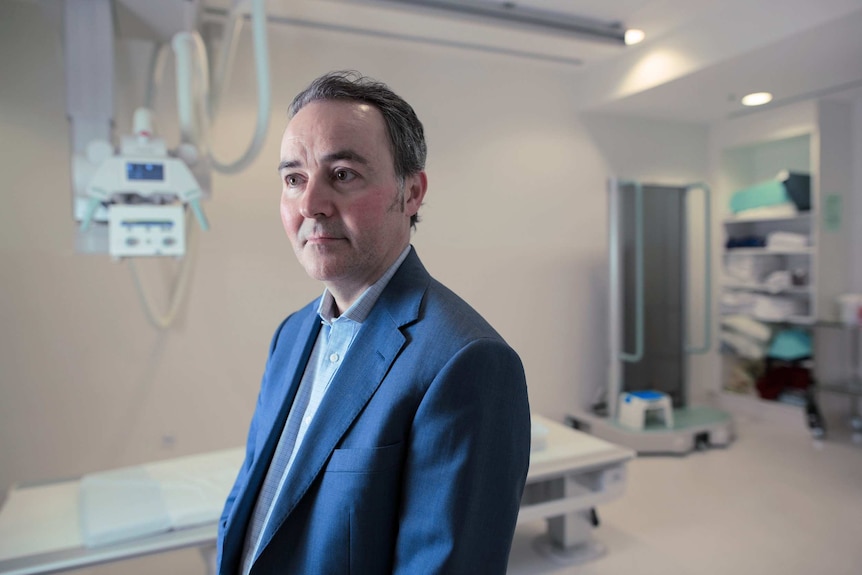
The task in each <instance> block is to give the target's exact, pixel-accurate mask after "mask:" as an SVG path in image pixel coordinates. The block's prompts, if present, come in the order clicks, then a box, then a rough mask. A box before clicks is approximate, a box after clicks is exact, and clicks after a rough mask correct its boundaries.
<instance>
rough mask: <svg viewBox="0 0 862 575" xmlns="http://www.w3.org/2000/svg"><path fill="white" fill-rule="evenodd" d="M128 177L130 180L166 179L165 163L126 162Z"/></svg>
mask: <svg viewBox="0 0 862 575" xmlns="http://www.w3.org/2000/svg"><path fill="white" fill-rule="evenodd" d="M126 177H127V178H128V179H130V180H149V181H162V180H164V179H165V166H164V164H136V163H132V162H128V163H127V164H126Z"/></svg>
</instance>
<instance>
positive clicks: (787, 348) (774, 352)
mask: <svg viewBox="0 0 862 575" xmlns="http://www.w3.org/2000/svg"><path fill="white" fill-rule="evenodd" d="M766 355H767V356H768V357H771V358H775V359H781V360H784V361H795V360H797V359H803V358H806V357H811V335H809V333H808V332H807V331H802V330H801V329H785V330H782V331H779V332H778V333H776V334H775V337H774V338H772V343H771V344H770V345H769V352H768V353H767V354H766Z"/></svg>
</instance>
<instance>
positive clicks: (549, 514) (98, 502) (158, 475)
mask: <svg viewBox="0 0 862 575" xmlns="http://www.w3.org/2000/svg"><path fill="white" fill-rule="evenodd" d="M532 439H533V442H532V451H531V457H530V459H531V461H530V470H529V472H528V474H527V486H526V489H525V492H524V497H523V500H522V503H521V510H520V514H519V515H518V523H523V522H530V521H535V520H540V519H546V520H547V532H546V534H545V535H543V538H544V539H545V541H544V544H545V545H544V549H546V551H547V552H548V553H559V554H560V555H561V556H562V557H567V558H569V559H570V560H572V561H577V562H580V561H583V560H588V559H590V558H591V557H593V556H595V555H596V554H597V549H599V548H600V547H601V546H600V545H599V544H598V543H596V542H594V541H593V540H592V534H591V532H592V530H593V524H594V519H595V513H594V509H595V507H596V506H598V505H601V504H603V503H606V502H608V501H610V500H613V499H615V498H617V497H620V496H621V495H622V494H623V491H624V488H625V482H626V468H625V466H626V462H628V461H629V460H630V459H632V458H633V457H634V456H635V454H634V452H633V451H631V450H630V449H626V448H623V447H619V446H617V445H614V444H611V443H608V442H606V441H603V440H601V439H597V438H595V437H592V436H590V435H587V434H585V433H582V432H579V431H576V430H574V429H571V428H568V427H566V426H564V425H561V424H559V423H555V422H553V421H550V420H548V419H546V418H544V417H541V416H538V415H535V414H534V415H533V438H532ZM243 455H244V454H243V449H242V448H239V449H230V450H225V451H219V452H215V453H210V454H203V455H194V456H188V457H180V458H176V459H171V460H167V461H161V462H156V463H152V464H147V465H143V466H136V467H132V468H125V469H122V470H114V471H109V472H104V473H97V474H92V475H88V476H85V477H83V478H81V479H76V480H68V481H57V482H52V483H47V484H41V485H30V486H19V487H13V488H12V489H10V490H9V492H8V493H7V496H6V500H5V502H4V503H3V507H2V509H0V574H3V575H12V574H16V575H24V574H35V573H54V572H58V571H65V570H69V569H77V568H81V567H85V566H88V565H95V564H99V563H107V562H112V561H122V560H126V559H132V558H134V557H138V556H141V555H146V554H151V553H163V552H166V551H172V550H175V549H180V548H184V547H200V548H206V547H212V546H213V545H214V543H215V537H216V523H217V520H218V517H219V515H220V514H221V509H222V505H223V502H224V499H225V497H226V496H227V493H228V491H229V490H230V487H231V485H232V483H233V479H234V477H235V475H236V469H237V468H238V467H239V465H240V464H241V463H242V459H243ZM130 489H132V490H133V491H129V490H130ZM130 494H133V496H131V497H130ZM83 509H86V510H87V511H85V512H83V513H82V510H83ZM537 549H539V550H540V547H539V546H537Z"/></svg>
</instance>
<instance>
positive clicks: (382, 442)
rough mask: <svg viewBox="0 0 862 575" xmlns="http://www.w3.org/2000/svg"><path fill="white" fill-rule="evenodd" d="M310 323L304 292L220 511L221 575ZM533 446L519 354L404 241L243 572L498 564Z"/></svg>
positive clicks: (282, 332)
mask: <svg viewBox="0 0 862 575" xmlns="http://www.w3.org/2000/svg"><path fill="white" fill-rule="evenodd" d="M319 329H320V319H319V318H318V316H317V313H316V302H312V303H311V304H309V305H308V306H306V307H305V308H304V309H302V310H300V311H298V312H296V313H295V314H293V315H291V316H290V317H288V318H287V319H286V320H285V321H284V322H283V323H282V324H281V326H279V328H278V330H277V331H276V333H275V336H274V337H273V340H272V346H271V348H270V355H269V360H268V362H267V365H266V371H265V373H264V376H263V383H262V385H261V390H260V395H259V398H258V403H257V408H256V411H255V414H254V417H253V419H252V422H251V429H250V431H249V435H248V443H247V451H246V458H245V462H244V463H243V466H242V468H241V469H240V472H239V475H238V477H237V479H236V483H235V485H234V487H233V489H232V490H231V492H230V495H229V497H228V499H227V502H226V504H225V508H224V512H223V514H222V518H221V522H220V524H219V538H218V543H219V545H218V547H219V549H218V553H219V559H218V561H219V570H218V572H219V573H220V574H224V575H227V574H231V575H233V574H234V573H236V572H237V569H238V564H239V560H240V555H241V554H242V547H243V540H244V538H245V533H246V528H247V525H248V520H249V517H250V514H251V510H252V508H253V507H254V502H255V499H256V497H257V493H258V490H259V489H260V486H261V483H262V481H263V478H264V476H265V474H266V470H267V467H268V466H269V463H270V460H271V458H272V455H273V452H274V450H275V446H276V444H277V443H278V439H279V435H280V433H281V429H282V427H283V425H284V421H285V419H286V417H287V413H288V411H289V409H290V405H291V402H292V401H293V396H294V394H295V393H296V389H297V387H298V385H299V381H300V379H301V378H302V374H303V371H304V370H305V365H306V362H307V360H308V357H309V354H310V353H311V349H312V347H313V345H314V341H315V338H316V337H317V333H318V330H319ZM529 454H530V414H529V406H528V403H527V389H526V383H525V379H524V370H523V367H522V365H521V361H520V359H519V358H518V356H517V354H516V353H515V352H514V351H513V350H512V349H511V348H510V347H509V346H508V345H507V344H506V343H505V342H504V341H503V339H502V338H501V337H500V335H499V334H497V332H495V331H494V329H493V328H492V327H491V326H490V325H488V323H487V322H486V321H485V320H483V319H482V318H481V317H480V316H479V314H478V313H477V312H476V311H474V310H473V309H472V308H471V307H470V306H469V305H467V304H466V303H465V302H464V301H463V300H461V299H460V298H459V297H458V296H456V295H455V294H454V293H452V292H451V291H449V290H448V289H447V288H445V287H444V286H443V285H442V284H440V283H439V282H437V281H436V280H434V279H433V278H431V276H430V275H428V273H427V272H426V271H425V268H424V267H423V266H422V264H421V262H420V261H419V258H418V257H417V256H416V253H415V251H413V250H412V249H411V252H410V254H409V255H408V257H407V258H406V259H405V260H404V263H403V264H402V265H401V267H400V268H399V270H398V271H397V272H396V274H395V275H394V276H393V278H392V280H390V282H389V285H388V286H387V287H386V288H385V290H384V291H383V293H382V295H381V296H380V299H379V300H378V301H377V303H376V305H375V306H374V308H373V309H372V311H371V314H370V315H369V316H368V318H367V319H366V320H365V322H364V323H363V324H362V327H361V329H360V331H359V334H358V335H357V337H356V340H355V341H354V343H353V345H352V346H351V348H350V350H349V352H348V353H347V355H346V357H345V358H344V362H343V364H342V365H341V367H340V368H339V370H338V372H337V374H336V375H335V377H334V378H333V380H332V383H331V384H330V387H329V390H328V391H327V393H326V395H325V397H324V399H323V402H322V403H321V405H320V408H319V410H318V412H317V415H316V416H315V418H314V420H313V422H312V424H311V426H310V427H309V429H308V432H307V434H306V436H305V439H304V441H303V443H302V446H301V447H300V449H299V451H298V453H297V455H296V459H295V461H294V464H293V467H292V469H291V471H290V474H289V476H288V478H287V480H286V483H285V487H284V490H283V491H282V494H281V496H280V498H279V499H278V500H277V501H276V502H275V510H274V511H273V515H272V518H271V520H270V522H269V524H268V526H267V528H266V530H265V531H264V533H263V539H262V544H261V550H260V552H259V555H258V557H257V558H256V560H255V563H254V565H253V567H252V573H253V574H276V573H278V574H291V575H293V574H313V575H317V574H332V575H346V574H348V573H354V574H360V575H374V574H378V573H380V574H383V573H403V574H407V573H410V574H416V575H419V574H421V575H429V574H434V573H459V574H460V573H464V574H475V573H505V571H506V564H507V561H508V555H509V549H510V546H511V542H512V536H513V532H514V529H515V522H516V519H517V515H518V509H519V505H520V500H521V495H522V492H523V488H524V482H525V479H526V474H527V469H528V467H529Z"/></svg>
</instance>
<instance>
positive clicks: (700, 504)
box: [509, 416, 862, 575]
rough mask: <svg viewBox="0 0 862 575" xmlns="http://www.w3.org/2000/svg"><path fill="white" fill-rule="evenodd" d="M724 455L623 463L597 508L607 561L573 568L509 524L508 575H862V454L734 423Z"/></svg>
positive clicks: (860, 449)
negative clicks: (621, 483)
mask: <svg viewBox="0 0 862 575" xmlns="http://www.w3.org/2000/svg"><path fill="white" fill-rule="evenodd" d="M736 425H737V439H736V441H735V442H734V443H733V444H731V446H730V447H729V448H727V449H721V450H712V451H707V452H704V453H693V454H691V455H688V456H685V457H643V458H639V459H637V460H635V461H633V462H631V463H630V464H629V479H628V485H627V490H626V494H625V495H624V496H623V497H622V498H621V499H619V500H617V501H615V502H613V503H611V504H608V505H606V506H604V507H602V508H600V509H599V516H600V519H601V522H602V524H601V526H600V527H599V528H598V529H597V530H595V532H594V536H595V539H596V540H597V541H599V542H600V543H602V544H603V545H604V546H605V547H606V548H607V553H606V554H605V555H604V556H603V557H601V558H599V559H596V560H594V561H592V562H589V563H586V564H583V565H572V564H571V563H568V564H567V563H566V562H565V561H562V560H560V559H559V558H554V557H551V556H548V555H547V554H544V555H542V554H540V553H538V552H537V550H536V549H537V545H536V543H537V537H540V535H541V533H542V532H543V530H544V524H543V523H542V522H538V523H535V524H530V525H523V526H521V527H519V528H518V530H517V532H516V536H515V543H514V546H513V551H512V557H511V561H510V569H509V573H510V575H527V574H554V575H571V574H578V575H606V574H607V575H610V574H615V575H618V574H620V573H632V574H637V575H653V574H655V575H659V574H660V575H689V574H692V575H728V574H738V575H755V574H756V575H773V574H774V575H810V574H814V573H817V574H823V575H862V446H859V445H854V444H852V443H851V442H850V441H849V440H842V441H826V442H823V443H821V444H818V443H815V442H814V441H813V440H812V439H811V438H810V437H809V436H808V434H807V432H806V431H805V430H804V429H803V428H802V426H800V428H799V429H792V428H788V427H787V426H779V425H776V424H775V423H768V422H765V421H760V420H754V419H752V418H750V417H741V416H740V417H737V418H736Z"/></svg>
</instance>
